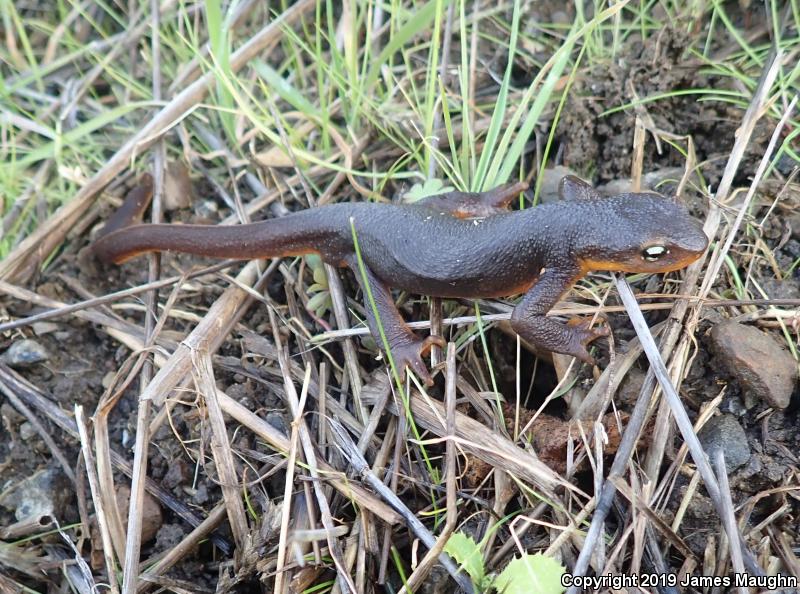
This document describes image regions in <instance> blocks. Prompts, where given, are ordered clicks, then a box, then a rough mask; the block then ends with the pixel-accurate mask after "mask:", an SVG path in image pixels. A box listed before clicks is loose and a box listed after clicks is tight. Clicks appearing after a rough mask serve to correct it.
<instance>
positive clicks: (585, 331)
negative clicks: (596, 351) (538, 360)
mask: <svg viewBox="0 0 800 594" xmlns="http://www.w3.org/2000/svg"><path fill="white" fill-rule="evenodd" d="M591 324H592V321H591V319H574V320H570V321H569V322H568V324H567V326H568V328H569V330H570V333H571V335H572V336H571V340H570V349H569V352H568V353H566V354H568V355H572V356H573V357H576V358H578V359H580V360H581V361H583V362H584V363H588V364H589V365H594V364H595V363H596V361H595V359H594V357H592V356H591V355H590V354H589V351H588V350H586V346H587V345H588V344H589V343H591V342H592V341H593V340H597V339H598V338H603V337H605V336H608V335H609V334H611V331H610V330H609V329H608V327H607V326H600V327H598V328H592V327H591Z"/></svg>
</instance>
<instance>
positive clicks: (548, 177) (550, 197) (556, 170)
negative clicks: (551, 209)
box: [539, 165, 580, 204]
mask: <svg viewBox="0 0 800 594" xmlns="http://www.w3.org/2000/svg"><path fill="white" fill-rule="evenodd" d="M566 175H576V173H575V172H574V171H572V169H569V168H568V167H564V166H563V165H556V166H555V167H551V168H549V169H545V170H544V171H543V172H542V184H541V188H540V190H539V201H540V202H541V203H542V204H547V203H549V202H558V201H559V200H561V196H560V195H559V193H558V186H559V184H560V183H561V179H562V178H563V177H564V176H566ZM576 177H580V176H579V175H576Z"/></svg>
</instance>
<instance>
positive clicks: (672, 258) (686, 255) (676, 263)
mask: <svg viewBox="0 0 800 594" xmlns="http://www.w3.org/2000/svg"><path fill="white" fill-rule="evenodd" d="M704 251H705V248H704V249H703V250H700V251H697V250H685V249H683V248H679V247H672V248H670V250H669V253H668V254H667V255H666V256H665V257H664V258H662V259H660V260H657V261H654V262H650V261H647V260H644V259H643V258H642V257H641V256H640V255H639V254H638V253H636V254H632V255H631V257H630V258H621V259H619V260H604V259H595V258H585V259H582V260H581V270H582V272H583V274H586V273H587V272H592V271H609V272H630V273H637V272H638V273H643V272H644V273H647V272H650V273H664V272H673V271H675V270H680V269H681V268H686V267H687V266H688V265H689V264H691V263H692V262H694V261H695V260H697V259H698V258H699V257H700V256H701V255H702V254H703V252H704Z"/></svg>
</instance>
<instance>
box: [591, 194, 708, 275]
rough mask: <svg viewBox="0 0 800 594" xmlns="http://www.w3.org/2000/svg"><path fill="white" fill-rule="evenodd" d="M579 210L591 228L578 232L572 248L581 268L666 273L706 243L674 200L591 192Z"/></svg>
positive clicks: (697, 254)
mask: <svg viewBox="0 0 800 594" xmlns="http://www.w3.org/2000/svg"><path fill="white" fill-rule="evenodd" d="M581 183H582V182H581ZM584 208H588V209H589V212H590V213H591V214H590V215H589V216H588V217H587V219H588V220H589V221H590V222H589V225H588V226H589V227H590V229H586V233H582V234H581V238H580V239H579V240H578V245H576V252H577V256H578V259H579V261H580V263H581V267H582V268H583V270H584V271H586V272H588V271H590V270H610V271H619V272H670V271H672V270H679V269H681V268H684V267H686V266H688V265H689V264H691V263H692V262H694V261H695V260H697V259H698V258H699V257H700V256H701V255H702V254H703V252H704V251H705V250H706V248H707V247H708V238H707V237H706V235H705V233H703V229H702V226H701V225H700V222H699V221H697V220H696V219H694V218H693V217H692V216H690V215H689V213H688V211H687V210H686V207H685V206H684V205H683V204H682V203H681V202H679V201H678V200H677V199H674V198H667V197H665V196H662V195H661V194H655V193H635V194H619V195H617V196H610V197H607V198H602V197H599V196H597V195H595V196H592V197H591V198H590V199H589V200H586V201H585V202H584ZM592 211H594V212H592Z"/></svg>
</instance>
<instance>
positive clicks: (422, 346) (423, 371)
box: [390, 336, 447, 386]
mask: <svg viewBox="0 0 800 594" xmlns="http://www.w3.org/2000/svg"><path fill="white" fill-rule="evenodd" d="M434 345H436V346H439V347H442V348H444V347H445V346H447V343H446V341H445V340H444V338H442V337H441V336H427V337H425V338H424V339H419V338H417V337H416V336H414V338H413V339H412V340H410V341H408V342H405V341H404V342H402V343H400V344H394V345H390V348H391V350H392V358H393V359H394V364H395V365H396V366H397V370H398V371H400V372H402V371H403V370H405V368H409V369H410V370H411V371H413V372H414V374H415V375H416V376H417V377H419V378H420V379H421V380H422V381H423V382H424V383H425V385H426V386H432V385H433V378H432V377H431V373H430V371H429V370H428V366H427V365H426V364H425V362H424V361H423V360H422V357H423V355H425V354H427V353H428V352H429V351H430V350H431V347H433V346H434Z"/></svg>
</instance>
